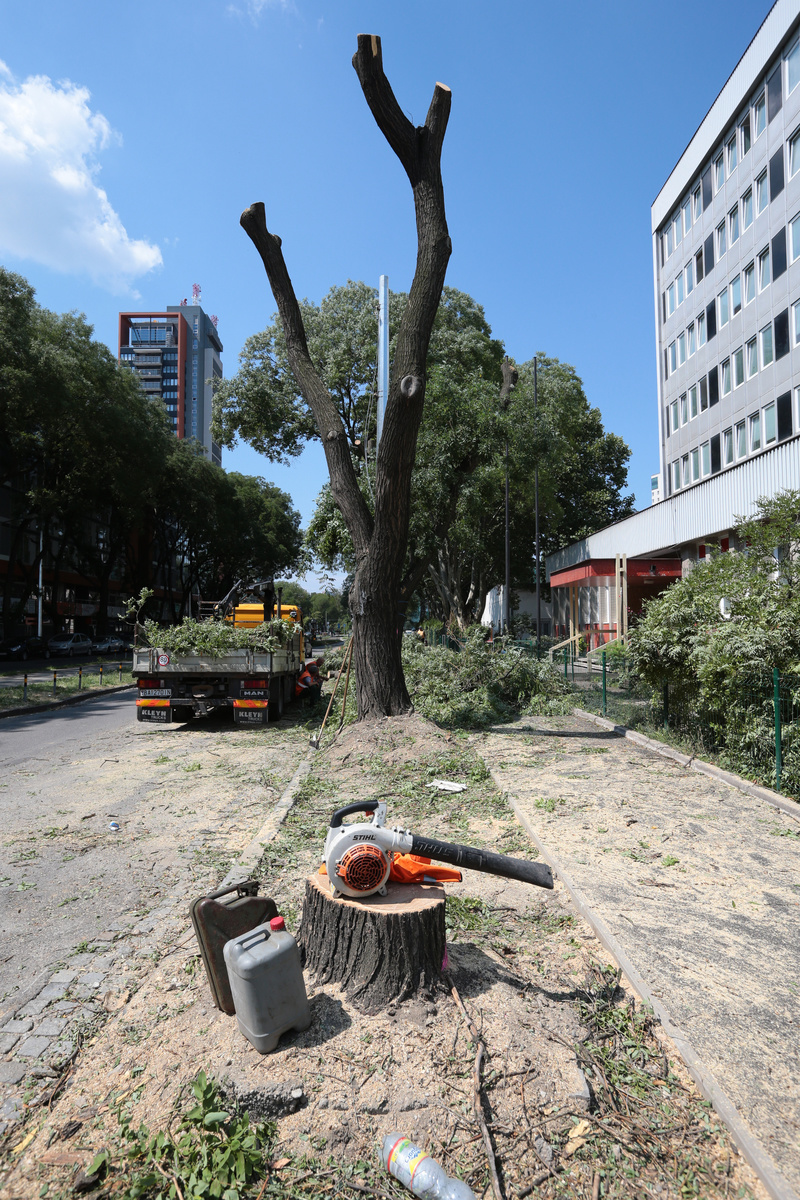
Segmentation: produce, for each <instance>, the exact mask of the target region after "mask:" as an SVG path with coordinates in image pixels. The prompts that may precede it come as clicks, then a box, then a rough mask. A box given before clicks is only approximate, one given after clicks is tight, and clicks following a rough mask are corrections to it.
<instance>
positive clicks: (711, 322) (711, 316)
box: [706, 300, 717, 341]
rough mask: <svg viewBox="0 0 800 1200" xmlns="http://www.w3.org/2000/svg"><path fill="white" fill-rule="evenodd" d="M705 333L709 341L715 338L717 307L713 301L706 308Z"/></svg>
mask: <svg viewBox="0 0 800 1200" xmlns="http://www.w3.org/2000/svg"><path fill="white" fill-rule="evenodd" d="M706 332H707V334H708V340H709V341H711V339H712V338H715V337H716V336H717V306H716V303H715V302H714V301H713V300H712V301H711V303H710V304H709V305H708V306H707V307H706Z"/></svg>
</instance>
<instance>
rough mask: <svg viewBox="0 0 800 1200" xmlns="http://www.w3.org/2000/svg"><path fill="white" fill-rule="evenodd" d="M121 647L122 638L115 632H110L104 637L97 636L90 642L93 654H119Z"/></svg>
mask: <svg viewBox="0 0 800 1200" xmlns="http://www.w3.org/2000/svg"><path fill="white" fill-rule="evenodd" d="M123 648H124V646H123V642H122V638H118V637H117V636H116V634H112V633H109V634H107V635H105V636H104V637H97V638H95V639H94V641H93V642H92V650H93V651H94V653H95V654H119V653H120V651H121V650H123Z"/></svg>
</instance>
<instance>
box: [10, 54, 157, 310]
mask: <svg viewBox="0 0 800 1200" xmlns="http://www.w3.org/2000/svg"><path fill="white" fill-rule="evenodd" d="M89 98H90V96H89V92H88V91H87V90H86V88H81V87H78V86H76V85H75V84H73V83H70V82H69V81H68V80H66V81H64V82H62V83H58V84H54V83H53V82H52V81H51V80H50V79H49V78H48V77H47V76H46V75H31V76H29V78H27V79H26V80H25V81H24V82H23V83H21V84H18V83H17V82H16V80H15V79H14V77H13V75H12V74H11V72H10V71H9V69H8V67H7V66H6V64H5V63H4V62H2V61H0V191H2V203H0V250H2V251H5V252H7V253H10V254H13V255H15V256H16V257H18V258H22V259H26V258H27V259H32V260H33V261H34V262H38V263H42V264H43V265H44V266H47V267H52V268H53V269H55V270H57V271H63V272H65V273H67V274H72V273H74V274H88V275H89V276H90V277H91V278H92V279H93V280H94V282H95V283H97V284H100V285H101V286H102V287H105V288H108V289H109V290H110V291H112V292H117V293H124V292H129V291H130V290H131V284H132V281H133V280H134V279H136V278H137V277H138V276H140V275H144V274H145V273H146V272H148V271H152V270H153V269H154V268H155V267H158V266H160V265H161V263H162V258H161V251H160V250H159V249H158V247H157V246H154V245H151V244H150V243H149V242H146V241H142V240H138V239H135V238H131V237H129V236H128V234H127V232H126V230H125V227H124V225H123V224H122V221H121V220H120V218H119V216H118V214H117V213H116V212H115V211H114V209H113V208H112V206H111V204H110V202H109V199H108V196H107V194H106V193H105V191H104V190H103V189H102V188H101V187H99V186H98V183H97V175H98V172H99V169H100V168H99V164H98V162H97V155H98V153H99V152H100V151H101V150H104V149H106V148H107V147H108V146H110V145H112V144H114V143H119V141H120V138H119V135H118V134H116V133H115V132H114V130H113V129H112V128H111V126H110V125H109V123H108V121H107V120H106V118H105V117H104V116H103V115H102V113H97V112H92V110H91V108H90V107H89Z"/></svg>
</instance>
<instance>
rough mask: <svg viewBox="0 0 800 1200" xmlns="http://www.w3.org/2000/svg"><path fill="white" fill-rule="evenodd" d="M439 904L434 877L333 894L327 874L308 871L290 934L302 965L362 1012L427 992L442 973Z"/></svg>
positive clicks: (441, 902)
mask: <svg viewBox="0 0 800 1200" xmlns="http://www.w3.org/2000/svg"><path fill="white" fill-rule="evenodd" d="M444 911H445V895H444V888H443V887H441V885H440V884H428V883H415V884H404V883H389V884H388V892H387V895H386V896H379V895H374V896H368V897H367V898H366V899H365V900H352V899H350V898H349V897H345V896H340V897H339V898H338V899H336V900H334V898H333V895H332V893H331V886H330V882H329V881H328V879H327V877H326V876H325V875H312V876H310V877H309V879H307V881H306V894H305V899H304V901H303V918H302V922H301V925H300V931H299V935H298V937H299V941H300V943H301V945H302V948H303V953H304V955H305V965H306V967H308V969H309V970H310V971H311V972H312V973H313V975H314V976H315V979H316V981H317V983H319V984H325V983H338V984H341V986H342V988H343V989H344V993H345V995H346V996H347V998H348V1000H350V1001H351V1002H352V1003H353V1004H354V1005H355V1006H356V1008H358V1009H360V1010H361V1011H362V1012H365V1013H375V1012H379V1011H380V1010H381V1009H382V1008H385V1007H386V1006H387V1005H388V1004H392V1003H397V1002H398V1001H402V1000H409V999H410V998H411V997H412V996H422V997H425V998H428V999H429V998H431V997H432V995H433V990H434V988H435V987H436V985H437V984H438V982H439V980H440V979H441V976H442V960H443V959H444V951H445V927H444Z"/></svg>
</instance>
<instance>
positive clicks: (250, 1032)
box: [223, 917, 311, 1054]
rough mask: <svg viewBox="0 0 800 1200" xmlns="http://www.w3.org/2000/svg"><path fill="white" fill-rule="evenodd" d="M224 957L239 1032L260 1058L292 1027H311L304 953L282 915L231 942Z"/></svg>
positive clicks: (227, 943)
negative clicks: (303, 959)
mask: <svg viewBox="0 0 800 1200" xmlns="http://www.w3.org/2000/svg"><path fill="white" fill-rule="evenodd" d="M223 953H224V955H225V965H226V967H227V968H228V979H229V981H230V985H231V994H232V996H233V1003H234V1007H235V1009H236V1020H237V1022H238V1025H239V1029H240V1030H241V1031H242V1033H243V1034H244V1036H245V1037H246V1038H247V1040H248V1042H250V1043H251V1045H253V1046H255V1048H256V1050H258V1052H259V1054H269V1052H270V1051H271V1050H274V1049H275V1047H276V1046H277V1044H278V1039H279V1038H280V1036H281V1034H282V1033H286V1031H287V1029H299V1030H303V1029H308V1027H309V1025H310V1024H311V1009H310V1007H309V1004H308V996H307V995H306V985H305V982H304V980H303V971H302V968H301V966H300V951H299V950H298V948H297V942H296V941H295V940H294V938H293V937H292V935H291V934H290V933H287V931H286V928H285V926H284V923H283V917H273V918H272V920H271V921H270V923H269V924H268V925H257V926H256V928H255V929H251V930H249V932H248V933H243V934H241V936H240V937H237V938H232V940H231V941H229V942H226V943H225V947H224V950H223Z"/></svg>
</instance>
